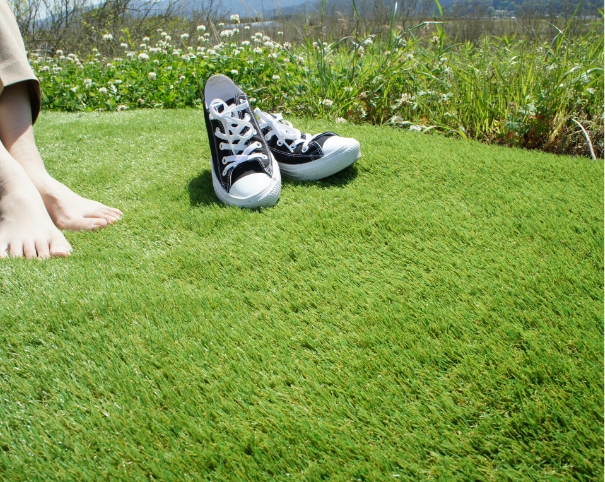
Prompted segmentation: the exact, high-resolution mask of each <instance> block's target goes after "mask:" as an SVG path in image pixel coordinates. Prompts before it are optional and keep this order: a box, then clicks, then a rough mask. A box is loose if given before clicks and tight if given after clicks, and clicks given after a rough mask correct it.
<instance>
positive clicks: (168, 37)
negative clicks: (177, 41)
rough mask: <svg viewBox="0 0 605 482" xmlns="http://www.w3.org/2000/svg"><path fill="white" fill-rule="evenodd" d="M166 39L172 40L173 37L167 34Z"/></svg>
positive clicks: (167, 40)
mask: <svg viewBox="0 0 605 482" xmlns="http://www.w3.org/2000/svg"><path fill="white" fill-rule="evenodd" d="M164 40H166V42H170V41H171V40H172V37H171V36H170V35H166V37H164Z"/></svg>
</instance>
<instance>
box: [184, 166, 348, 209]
mask: <svg viewBox="0 0 605 482" xmlns="http://www.w3.org/2000/svg"><path fill="white" fill-rule="evenodd" d="M357 174H358V171H357V166H356V165H355V164H353V165H352V166H349V167H347V168H346V169H343V170H342V171H340V172H337V173H336V174H332V175H331V176H329V177H326V178H324V179H320V180H318V181H296V180H293V179H284V178H282V182H283V183H288V184H301V185H302V184H305V185H312V186H318V187H321V188H324V189H329V188H331V187H342V186H346V185H347V184H348V183H350V182H351V181H352V180H353V179H355V178H356V177H357ZM187 189H188V190H189V202H190V203H191V205H192V206H212V205H220V206H223V204H222V203H220V202H219V201H218V199H217V198H216V195H215V194H214V186H212V173H211V172H210V170H207V171H203V172H201V173H200V174H199V175H198V176H196V177H194V178H193V179H191V181H189V184H188V185H187Z"/></svg>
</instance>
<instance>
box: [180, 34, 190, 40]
mask: <svg viewBox="0 0 605 482" xmlns="http://www.w3.org/2000/svg"><path fill="white" fill-rule="evenodd" d="M181 38H182V39H183V40H187V39H188V38H189V34H188V33H183V34H181Z"/></svg>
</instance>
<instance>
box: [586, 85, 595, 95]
mask: <svg viewBox="0 0 605 482" xmlns="http://www.w3.org/2000/svg"><path fill="white" fill-rule="evenodd" d="M586 92H588V93H589V94H590V95H594V93H595V90H594V89H593V88H592V87H587V88H586Z"/></svg>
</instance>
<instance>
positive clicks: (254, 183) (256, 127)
mask: <svg viewBox="0 0 605 482" xmlns="http://www.w3.org/2000/svg"><path fill="white" fill-rule="evenodd" d="M204 114H205V118H206V128H207V130H208V139H209V140H210V150H211V151H212V160H211V166H212V184H213V186H214V192H215V193H216V195H217V197H218V198H219V199H220V200H221V201H222V202H224V203H226V204H232V205H236V206H240V207H247V208H259V207H269V206H273V205H274V204H275V203H277V200H278V199H279V195H280V193H281V173H283V174H284V176H287V177H290V178H293V179H298V180H301V181H314V180H317V179H322V178H324V177H328V176H331V175H332V174H335V173H337V172H339V171H341V170H342V169H344V168H346V167H348V166H350V165H351V164H353V163H354V162H355V161H356V160H357V159H359V157H360V156H361V152H360V147H359V142H357V141H356V140H355V139H348V138H344V137H340V136H337V135H336V134H334V133H333V132H324V133H322V134H317V135H314V136H311V135H310V134H303V133H301V132H300V131H299V130H298V129H295V128H294V127H293V126H292V124H291V123H290V122H288V121H285V120H283V119H282V116H281V114H277V115H272V114H269V113H266V112H262V111H261V110H259V109H255V110H254V112H253V111H252V108H251V107H250V103H249V102H248V98H247V97H246V94H245V93H244V92H243V91H242V90H241V89H240V88H239V87H238V86H237V85H235V83H233V81H232V80H231V79H230V78H229V77H226V76H224V75H213V76H212V77H210V78H209V79H208V80H207V82H206V85H205V87H204Z"/></svg>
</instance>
